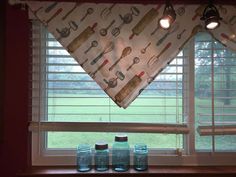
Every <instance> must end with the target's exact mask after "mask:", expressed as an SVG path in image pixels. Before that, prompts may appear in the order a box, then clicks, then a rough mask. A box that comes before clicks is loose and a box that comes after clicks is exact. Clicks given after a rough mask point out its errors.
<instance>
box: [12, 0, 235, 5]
mask: <svg viewBox="0 0 236 177" xmlns="http://www.w3.org/2000/svg"><path fill="white" fill-rule="evenodd" d="M27 1H58V2H82V3H83V2H84V3H86V2H87V3H130V4H131V3H137V4H157V3H158V4H165V2H166V1H165V0H8V2H9V4H11V5H17V4H25V3H26V2H27ZM171 3H173V4H207V3H208V0H201V1H200V0H172V1H171ZM214 4H225V5H236V1H232V0H224V1H222V0H215V1H214Z"/></svg>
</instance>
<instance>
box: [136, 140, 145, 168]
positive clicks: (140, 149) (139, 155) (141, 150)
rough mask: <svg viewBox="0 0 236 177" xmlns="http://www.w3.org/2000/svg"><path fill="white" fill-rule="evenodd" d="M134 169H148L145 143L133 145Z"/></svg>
mask: <svg viewBox="0 0 236 177" xmlns="http://www.w3.org/2000/svg"><path fill="white" fill-rule="evenodd" d="M134 169H135V170H138V171H144V170H147V169H148V148H147V145H146V144H141V143H140V144H135V146H134Z"/></svg>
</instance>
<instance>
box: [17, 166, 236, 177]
mask: <svg viewBox="0 0 236 177" xmlns="http://www.w3.org/2000/svg"><path fill="white" fill-rule="evenodd" d="M190 175H191V177H203V176H207V177H233V176H234V177H235V175H236V167H233V166H232V167H222V166H221V167H173V166H167V167H154V166H152V167H149V170H148V171H143V172H138V171H135V170H134V169H133V168H131V169H130V170H129V171H127V172H122V173H119V172H114V171H112V170H111V169H109V171H106V172H97V171H95V170H91V171H89V172H85V173H84V172H83V173H81V172H77V171H76V169H75V167H32V169H30V170H27V171H25V172H22V173H19V174H18V175H17V176H19V177H34V176H37V177H40V176H43V177H49V176H50V177H52V176H66V177H74V176H86V177H90V176H91V177H92V176H93V177H95V176H99V177H106V176H109V177H110V176H113V177H116V176H119V177H122V176H123V177H126V176H128V177H129V176H138V177H142V176H151V177H152V176H153V177H157V176H161V177H171V176H174V177H178V176H180V177H185V176H186V177H189V176H190Z"/></svg>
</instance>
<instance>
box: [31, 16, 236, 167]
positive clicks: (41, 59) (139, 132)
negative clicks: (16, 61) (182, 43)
mask: <svg viewBox="0 0 236 177" xmlns="http://www.w3.org/2000/svg"><path fill="white" fill-rule="evenodd" d="M32 31H33V37H32V44H33V57H32V59H33V61H32V122H31V124H30V130H31V131H32V157H33V162H32V163H33V165H72V164H75V158H73V157H74V156H75V148H76V146H77V145H78V144H79V143H89V144H91V145H93V144H94V143H95V142H96V141H98V140H101V139H103V140H105V141H107V142H108V143H109V145H110V146H111V144H112V142H113V139H114V135H115V134H116V133H117V132H125V133H127V134H128V137H129V143H130V145H131V147H133V145H134V144H135V143H137V142H144V143H146V144H147V145H148V147H149V148H150V158H149V160H150V164H164V165H166V164H167V165H180V164H183V165H184V164H185V165H186V164H192V165H194V164H197V163H201V164H202V165H204V164H227V163H230V164H231V165H232V163H235V162H233V160H232V156H236V154H235V151H236V137H235V135H231V136H228V135H227V136H215V135H213V136H199V133H198V131H197V130H198V128H199V126H201V125H208V126H210V127H211V126H212V122H213V124H215V123H219V124H222V125H226V123H230V124H233V123H235V122H234V114H235V113H234V112H235V111H234V106H233V105H234V102H235V96H234V92H235V91H234V88H235V85H234V82H235V81H234V68H233V67H234V64H236V54H235V53H232V52H230V51H229V50H227V49H225V48H224V47H223V46H222V45H221V44H219V43H218V42H216V41H214V40H213V39H212V38H211V37H210V35H208V34H206V33H199V34H198V35H197V36H196V37H195V40H192V41H190V42H189V45H188V46H187V47H186V48H185V49H184V50H182V51H181V52H180V53H179V55H178V56H177V57H176V58H175V59H173V61H172V62H171V63H170V64H169V65H168V66H167V67H166V68H165V69H164V70H163V71H162V72H161V73H160V74H159V75H158V77H157V78H156V79H155V80H154V81H153V82H152V83H151V84H150V85H149V86H148V88H146V89H145V90H144V91H143V92H142V93H141V95H140V96H139V98H138V99H136V100H135V101H134V102H133V103H132V104H131V105H130V106H129V107H128V108H127V109H125V110H124V109H122V108H119V107H118V106H116V105H115V103H113V101H112V100H111V99H109V97H108V96H107V95H106V94H105V93H104V92H103V91H102V90H101V89H100V88H99V86H98V85H97V84H96V83H95V82H94V81H93V80H92V79H91V78H90V77H89V76H88V75H87V74H86V73H85V72H84V71H83V69H82V68H81V67H80V66H79V65H78V64H77V62H76V61H75V60H74V59H73V58H71V57H70V56H69V54H68V53H67V52H66V50H64V49H63V48H62V47H61V45H60V44H59V43H58V42H57V41H56V40H55V39H54V38H53V36H52V35H51V34H49V33H48V32H47V31H46V30H45V29H44V28H43V27H42V26H41V25H40V24H39V23H38V22H35V21H33V28H32ZM194 56H195V59H194ZM212 60H213V61H214V62H213V63H211V61H212ZM227 62H230V63H227ZM202 65H204V66H202ZM221 66H223V68H224V69H222V67H221ZM226 66H229V67H230V68H227V67H226ZM235 66H236V65H235ZM204 68H205V69H204ZM212 71H214V74H213V75H212V74H211V72H212ZM212 76H214V77H213V78H214V80H213V81H214V86H213V87H212V86H211V79H212ZM193 78H195V82H194V79H193ZM222 90H223V92H222ZM212 91H213V92H212ZM212 93H213V94H212ZM222 94H224V95H222ZM213 95H214V96H213ZM212 96H213V99H212ZM212 103H213V104H212ZM212 105H213V106H212ZM212 110H213V113H212V112H211V111H212ZM214 111H215V112H214ZM217 112H218V113H217ZM212 118H214V119H212ZM212 120H213V121H212ZM223 142H224V143H227V145H229V146H228V147H222V145H221V144H222V143H223ZM218 151H220V152H221V153H220V154H219V153H218ZM208 152H214V155H212V154H209V153H208ZM199 153H200V154H199ZM209 155H211V156H212V157H214V158H212V159H209V158H207V157H209ZM222 156H224V157H226V156H228V157H231V160H230V159H229V158H224V159H223V160H222ZM173 157H175V158H173ZM196 157H197V158H198V159H197V158H196ZM199 157H201V158H200V160H199ZM206 159H208V160H206Z"/></svg>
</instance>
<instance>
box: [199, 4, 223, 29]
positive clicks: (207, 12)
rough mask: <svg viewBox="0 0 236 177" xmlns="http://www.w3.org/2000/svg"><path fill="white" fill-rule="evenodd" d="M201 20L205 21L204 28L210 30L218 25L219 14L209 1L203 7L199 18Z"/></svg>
mask: <svg viewBox="0 0 236 177" xmlns="http://www.w3.org/2000/svg"><path fill="white" fill-rule="evenodd" d="M200 19H201V20H204V21H205V28H206V29H209V30H212V29H215V28H217V27H219V26H220V20H222V18H221V17H220V14H219V12H218V10H217V9H216V7H215V6H214V5H213V4H212V2H211V1H209V4H208V5H207V6H206V8H205V9H204V12H203V15H202V17H201V18H200Z"/></svg>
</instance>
